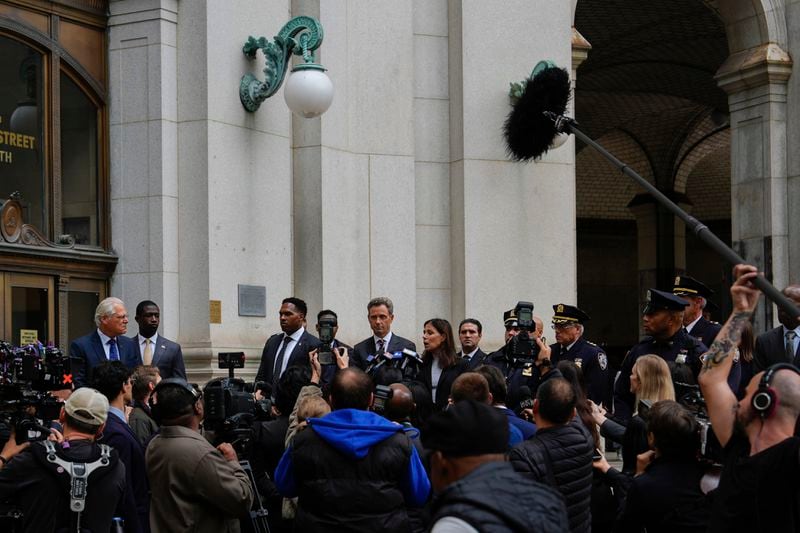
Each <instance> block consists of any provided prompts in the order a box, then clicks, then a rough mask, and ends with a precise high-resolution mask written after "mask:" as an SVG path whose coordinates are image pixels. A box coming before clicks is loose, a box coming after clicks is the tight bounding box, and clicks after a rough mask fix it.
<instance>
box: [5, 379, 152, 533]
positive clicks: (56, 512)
mask: <svg viewBox="0 0 800 533" xmlns="http://www.w3.org/2000/svg"><path fill="white" fill-rule="evenodd" d="M107 416H108V400H107V399H106V398H105V396H103V395H102V394H100V393H99V392H97V391H96V390H94V389H90V388H88V387H84V388H81V389H79V390H76V391H75V392H74V393H73V394H72V395H71V396H70V397H69V399H68V400H67V401H66V403H65V404H64V407H63V408H62V410H61V414H60V415H59V420H60V421H61V423H62V424H63V427H64V434H63V436H61V435H60V434H57V433H54V437H55V438H56V440H57V443H55V444H54V447H55V452H54V456H55V458H56V460H57V461H66V462H71V463H73V464H75V463H85V464H86V466H87V470H89V471H90V473H89V474H88V479H87V481H86V485H85V487H86V494H85V501H84V510H83V511H82V512H81V513H80V514H79V513H77V512H72V511H71V510H70V499H71V498H70V485H71V484H70V474H69V472H68V471H65V468H64V467H63V466H62V465H61V464H58V463H57V462H56V463H54V462H50V461H49V460H48V458H47V456H48V451H47V450H46V448H45V443H44V442H36V443H33V444H30V443H24V444H21V445H19V444H17V443H16V441H15V440H14V438H13V435H12V438H10V439H9V440H8V442H6V445H5V447H4V448H3V451H2V453H0V500H2V501H6V500H10V501H11V502H12V503H14V504H17V505H18V506H19V507H20V508H21V510H22V513H23V527H22V531H24V532H31V533H39V532H42V531H56V530H58V531H61V530H63V531H67V530H70V531H75V529H76V523H77V522H78V520H79V521H80V526H81V527H83V528H85V529H86V530H89V531H109V530H110V529H111V527H112V522H113V518H114V517H121V518H123V519H126V518H128V517H133V519H134V520H135V515H136V509H135V507H134V506H133V505H129V506H127V507H125V505H124V502H125V501H126V500H125V499H124V494H125V489H126V483H125V467H124V466H123V464H122V462H121V461H120V460H119V457H118V456H117V452H116V451H115V450H113V449H111V448H108V447H105V448H103V447H101V446H100V445H98V444H96V442H95V441H96V439H97V436H98V435H100V434H101V432H102V431H103V427H104V425H105V422H106V418H107ZM103 449H105V450H108V451H109V452H108V453H109V456H108V464H107V465H106V466H99V464H100V461H101V458H102V452H103ZM62 464H63V463H62ZM128 501H129V502H132V500H128Z"/></svg>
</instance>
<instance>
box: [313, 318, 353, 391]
mask: <svg viewBox="0 0 800 533" xmlns="http://www.w3.org/2000/svg"><path fill="white" fill-rule="evenodd" d="M316 327H317V335H318V336H319V341H320V346H319V348H318V349H317V350H318V351H317V356H318V357H319V358H320V360H321V362H322V363H323V368H322V383H330V382H331V380H332V379H333V374H335V373H336V364H335V363H336V356H335V355H334V348H339V350H340V354H341V352H344V354H348V353H351V352H352V350H353V347H352V346H349V345H347V344H345V343H343V342H342V341H340V340H339V339H337V338H336V334H337V333H339V316H338V315H337V314H336V313H335V312H334V311H332V310H330V309H323V310H322V311H320V312H319V313H317V325H316ZM348 357H349V356H348Z"/></svg>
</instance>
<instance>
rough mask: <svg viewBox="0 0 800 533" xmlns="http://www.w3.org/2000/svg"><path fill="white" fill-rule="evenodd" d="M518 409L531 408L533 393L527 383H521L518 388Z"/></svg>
mask: <svg viewBox="0 0 800 533" xmlns="http://www.w3.org/2000/svg"><path fill="white" fill-rule="evenodd" d="M519 398H520V400H519V410H520V411H522V410H523V409H533V393H532V392H531V388H530V387H528V386H527V385H523V386H522V387H520V388H519Z"/></svg>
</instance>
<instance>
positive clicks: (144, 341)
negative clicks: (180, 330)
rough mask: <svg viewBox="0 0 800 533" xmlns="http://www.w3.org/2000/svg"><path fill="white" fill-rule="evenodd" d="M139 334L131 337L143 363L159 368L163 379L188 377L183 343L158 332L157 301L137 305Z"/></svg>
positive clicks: (159, 316) (158, 311)
mask: <svg viewBox="0 0 800 533" xmlns="http://www.w3.org/2000/svg"><path fill="white" fill-rule="evenodd" d="M135 319H136V323H137V324H138V325H139V334H138V335H135V336H133V337H131V338H132V339H133V341H134V342H135V343H136V346H137V348H138V351H137V352H138V354H139V355H140V357H141V361H142V364H144V365H147V366H155V367H157V368H158V372H159V374H161V379H167V378H182V379H186V367H185V366H184V364H183V351H182V350H181V345H180V344H178V343H177V342H172V341H171V340H169V339H167V338H166V337H163V336H161V335H159V334H158V326H159V325H160V324H161V310H160V309H159V308H158V305H156V303H155V302H151V301H150V300H144V301H143V302H139V305H137V306H136V316H135Z"/></svg>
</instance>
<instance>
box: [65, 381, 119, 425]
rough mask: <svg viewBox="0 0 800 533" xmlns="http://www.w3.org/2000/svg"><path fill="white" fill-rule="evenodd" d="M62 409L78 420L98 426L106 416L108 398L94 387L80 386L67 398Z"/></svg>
mask: <svg viewBox="0 0 800 533" xmlns="http://www.w3.org/2000/svg"><path fill="white" fill-rule="evenodd" d="M64 411H66V413H67V414H68V415H69V416H70V417H72V418H74V419H75V420H77V421H78V422H83V423H84V424H88V425H90V426H99V425H100V424H103V423H105V421H106V418H107V417H108V399H107V398H106V397H105V396H104V395H103V394H101V393H99V392H98V391H96V390H95V389H92V388H89V387H81V388H80V389H78V390H76V391H75V392H73V393H72V394H71V395H70V397H69V398H68V399H67V401H66V403H65V404H64Z"/></svg>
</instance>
